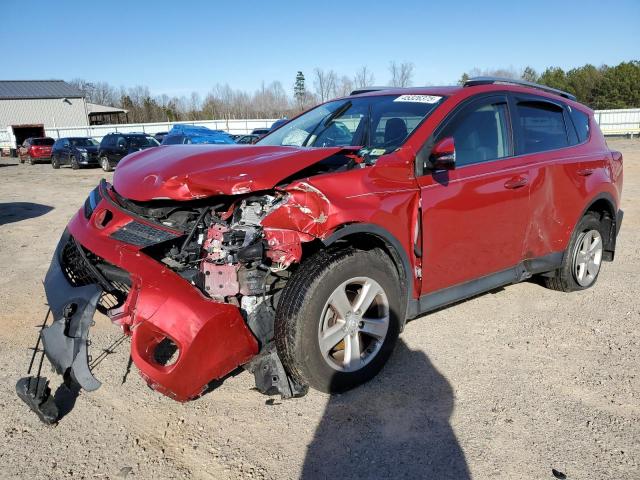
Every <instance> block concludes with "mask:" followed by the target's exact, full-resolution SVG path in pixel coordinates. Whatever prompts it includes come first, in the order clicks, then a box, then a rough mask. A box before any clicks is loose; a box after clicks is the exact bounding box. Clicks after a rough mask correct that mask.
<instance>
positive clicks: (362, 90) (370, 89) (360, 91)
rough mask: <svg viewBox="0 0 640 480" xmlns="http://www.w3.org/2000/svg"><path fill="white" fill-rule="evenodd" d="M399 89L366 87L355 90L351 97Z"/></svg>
mask: <svg viewBox="0 0 640 480" xmlns="http://www.w3.org/2000/svg"><path fill="white" fill-rule="evenodd" d="M392 88H393V89H395V88H397V87H364V88H357V89H355V90H353V91H352V92H351V93H350V94H349V95H362V94H363V93H369V92H379V91H380V90H391V89H392Z"/></svg>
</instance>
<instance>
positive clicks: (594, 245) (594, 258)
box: [545, 212, 607, 292]
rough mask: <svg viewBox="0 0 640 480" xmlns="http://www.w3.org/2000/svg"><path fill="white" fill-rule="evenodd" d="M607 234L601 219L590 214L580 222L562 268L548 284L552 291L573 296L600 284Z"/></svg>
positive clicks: (546, 281) (549, 279) (572, 237)
mask: <svg viewBox="0 0 640 480" xmlns="http://www.w3.org/2000/svg"><path fill="white" fill-rule="evenodd" d="M606 236H607V232H606V228H604V226H603V224H602V222H601V221H600V215H598V214H597V213H596V212H587V213H586V214H585V216H584V217H582V219H581V220H580V222H578V225H577V226H576V228H575V231H574V232H573V235H572V236H571V240H570V242H569V247H568V248H567V251H566V252H565V255H564V259H563V261H562V266H561V267H560V268H559V269H558V270H557V271H556V272H555V273H554V275H553V276H552V277H549V278H546V279H545V283H546V286H547V287H548V288H551V289H552V290H559V291H561V292H573V291H576V290H584V289H587V288H589V287H591V286H593V285H594V284H595V283H596V280H597V279H598V274H599V273H600V267H601V265H602V257H603V253H604V240H603V239H604V238H606Z"/></svg>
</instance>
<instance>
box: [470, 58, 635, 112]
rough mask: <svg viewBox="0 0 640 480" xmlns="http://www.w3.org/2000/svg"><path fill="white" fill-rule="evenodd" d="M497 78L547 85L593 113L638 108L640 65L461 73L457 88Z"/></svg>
mask: <svg viewBox="0 0 640 480" xmlns="http://www.w3.org/2000/svg"><path fill="white" fill-rule="evenodd" d="M476 76H497V77H506V78H520V79H522V80H527V81H529V82H534V83H539V84H541V85H547V86H549V87H552V88H557V89H559V90H563V91H565V92H569V93H572V94H573V95H575V96H576V98H577V99H578V101H579V102H580V103H584V104H585V105H588V106H589V107H591V108H593V109H594V110H608V109H616V108H640V61H638V60H632V61H629V62H622V63H619V64H618V65H615V66H608V65H602V66H600V67H595V66H594V65H591V64H587V65H583V66H582V67H578V68H572V69H571V70H567V71H565V70H563V69H562V68H560V67H549V68H547V69H545V70H544V71H543V72H542V73H540V74H538V73H537V72H536V71H535V70H534V69H533V68H531V67H526V68H524V69H523V70H522V71H520V72H519V71H516V70H515V69H513V68H506V69H504V68H503V69H494V70H480V69H477V68H476V69H473V70H471V71H469V72H468V73H464V74H463V75H462V77H461V78H460V81H459V82H458V83H459V84H464V82H465V81H466V80H468V79H469V78H470V77H476Z"/></svg>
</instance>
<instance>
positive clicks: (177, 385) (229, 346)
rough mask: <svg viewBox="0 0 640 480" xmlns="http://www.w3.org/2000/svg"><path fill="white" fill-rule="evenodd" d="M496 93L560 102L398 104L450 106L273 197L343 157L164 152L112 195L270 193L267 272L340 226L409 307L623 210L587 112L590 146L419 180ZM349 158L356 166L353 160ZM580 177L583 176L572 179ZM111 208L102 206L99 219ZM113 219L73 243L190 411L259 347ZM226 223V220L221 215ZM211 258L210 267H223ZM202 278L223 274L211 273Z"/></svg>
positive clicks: (141, 157)
mask: <svg viewBox="0 0 640 480" xmlns="http://www.w3.org/2000/svg"><path fill="white" fill-rule="evenodd" d="M504 91H511V92H521V93H534V94H536V95H539V96H542V97H548V98H554V99H557V97H555V96H553V95H551V94H547V93H545V92H540V91H532V90H531V89H527V88H524V87H518V86H505V85H486V86H478V87H472V88H446V89H432V88H422V89H418V88H416V89H409V90H402V91H401V92H402V93H409V94H434V95H447V96H448V98H447V99H446V100H445V101H444V102H443V103H442V104H441V105H440V106H439V107H438V108H437V109H436V110H435V111H434V112H433V113H432V115H431V116H429V117H428V118H427V120H426V121H425V122H423V124H421V125H420V126H419V127H418V128H417V129H416V130H415V131H414V133H413V134H412V135H411V136H410V137H409V139H408V140H407V141H406V142H405V144H404V145H403V146H402V147H401V148H399V149H397V150H396V151H394V152H391V153H389V154H387V155H384V156H382V157H380V158H379V159H378V160H377V162H376V164H375V165H374V166H369V167H366V168H355V169H352V170H348V171H342V172H339V173H328V174H323V175H317V176H313V177H310V178H306V179H298V180H295V181H293V182H289V183H288V184H285V186H280V187H278V185H279V184H280V183H282V181H283V180H284V179H287V178H289V177H290V176H291V175H293V174H295V173H297V172H299V171H300V170H302V169H304V168H306V167H309V166H311V165H313V164H315V163H316V162H318V161H320V160H322V159H324V158H327V157H329V156H331V155H334V154H336V153H338V152H340V151H341V150H344V149H340V148H315V149H306V148H296V147H266V146H265V147H262V146H258V147H253V146H249V147H240V146H234V147H226V146H225V147H222V146H179V147H160V148H155V149H149V150H144V151H141V152H138V153H135V154H132V155H130V156H128V157H127V158H126V159H125V160H123V161H122V162H121V163H120V164H119V166H118V169H117V170H116V173H115V176H114V186H115V189H116V191H117V192H118V193H119V194H120V195H122V196H124V197H126V198H130V199H133V200H138V201H147V200H151V199H157V198H169V199H174V200H177V201H186V200H192V199H194V198H202V197H213V196H216V195H221V194H224V195H241V194H245V193H248V192H260V191H264V190H273V189H278V190H279V193H281V194H283V195H286V199H285V201H284V202H283V203H281V204H280V205H279V207H277V208H275V209H274V210H273V211H271V212H270V213H269V214H268V215H267V216H266V217H265V218H264V219H263V220H262V221H261V224H262V227H263V231H264V237H265V240H266V244H267V253H266V254H267V256H268V257H269V258H270V259H271V260H272V261H273V262H275V263H276V264H281V265H282V266H288V265H290V264H292V263H297V262H300V261H302V260H303V245H304V244H305V243H306V242H311V241H317V240H324V239H327V238H328V237H330V236H331V235H332V234H334V233H335V232H338V231H339V230H340V228H342V227H344V226H346V225H354V224H356V225H357V224H367V225H374V226H376V227H379V228H381V229H384V230H385V231H386V232H388V233H389V235H391V236H392V237H394V238H395V239H396V240H397V242H398V244H399V245H400V248H402V250H404V253H405V255H406V258H407V259H408V262H409V265H410V268H411V270H410V271H409V272H408V276H409V278H408V282H409V285H408V290H409V292H410V295H411V296H412V297H413V298H417V297H419V296H420V295H422V294H426V293H430V292H433V291H436V290H439V289H442V288H446V287H450V286H453V285H456V284H460V283H462V282H465V281H469V280H472V279H476V278H479V277H482V276H485V275H488V274H491V273H495V272H498V271H501V270H504V269H506V268H509V267H512V266H515V265H517V264H518V263H520V262H521V261H523V260H526V259H531V258H535V257H540V256H544V255H547V254H550V253H554V252H561V251H564V250H565V249H566V248H567V244H568V241H569V238H570V236H571V233H572V230H573V228H574V226H575V225H576V222H577V221H578V219H579V218H580V215H581V214H582V212H583V211H584V209H585V208H586V207H587V206H588V205H589V204H590V203H591V201H592V200H593V199H594V198H595V197H596V195H599V194H602V193H607V194H609V195H610V196H611V198H612V199H613V201H614V202H615V205H614V207H615V209H617V208H618V205H619V198H620V193H621V188H622V156H621V155H620V154H619V153H618V152H610V151H609V150H608V148H607V147H606V144H605V142H604V139H603V138H602V135H601V134H600V133H599V130H598V128H597V125H595V122H594V120H593V113H592V112H590V111H589V110H587V109H586V108H585V107H584V106H582V105H580V104H577V103H575V102H571V101H568V100H564V99H563V100H562V101H563V102H565V103H566V104H569V105H570V106H571V107H572V108H575V109H579V110H581V111H583V112H585V113H588V114H589V115H590V117H591V122H592V125H591V131H592V134H591V138H590V140H589V141H588V142H586V143H585V144H583V145H577V146H574V147H568V148H564V149H560V150H556V151H551V152H544V153H538V154H534V155H522V156H515V157H509V158H504V159H500V160H495V161H490V162H485V163H479V164H473V165H468V166H465V167H462V168H456V169H453V170H448V171H443V172H438V173H435V174H427V175H424V176H421V177H418V178H416V176H415V157H416V154H417V152H419V151H420V149H421V148H422V146H423V145H424V144H425V142H426V141H427V140H428V139H429V138H430V136H431V135H432V133H433V132H434V130H435V129H436V128H437V127H438V125H440V124H441V122H442V121H443V119H444V118H445V117H446V116H447V115H448V114H449V113H450V112H452V110H453V109H454V108H456V107H457V106H458V105H460V103H461V102H463V101H465V100H467V99H469V98H470V97H472V96H474V95H477V94H481V93H485V92H504ZM385 93H388V92H385ZM376 94H377V93H375V92H374V93H369V94H367V95H376ZM378 94H379V93H378ZM453 147H454V146H453V145H451V144H449V143H445V144H443V145H440V147H439V148H440V150H441V151H442V152H445V153H447V152H451V150H452V149H453ZM348 150H350V152H349V153H348V154H349V155H354V149H348ZM358 161H359V159H358ZM584 170H590V171H591V174H589V175H583V174H582V173H580V172H584ZM106 206H108V204H107V202H106V201H103V202H102V203H101V204H100V205H99V206H98V207H97V209H96V213H94V216H95V215H100V210H101V209H103V208H105V207H106ZM109 208H110V209H111V210H112V213H113V219H112V220H111V221H110V222H109V223H108V224H107V226H106V227H104V228H101V229H98V228H96V226H95V225H94V224H93V223H91V222H89V221H86V220H85V219H84V217H83V215H82V213H81V212H80V213H79V214H77V215H76V216H75V217H74V218H73V220H72V221H71V223H70V225H69V229H70V231H71V233H72V234H73V235H74V236H75V237H76V239H77V240H78V241H79V242H80V243H82V245H84V246H85V247H86V248H88V249H89V250H91V251H93V252H95V253H96V254H97V255H99V256H101V257H103V258H105V259H106V260H108V261H109V262H111V263H113V264H115V265H118V266H120V267H122V268H124V269H126V270H127V271H129V272H130V273H131V275H132V277H133V280H134V287H133V289H132V294H131V295H130V296H129V299H128V301H127V304H126V306H125V313H124V314H122V315H121V316H119V317H118V318H117V319H115V320H117V321H118V322H119V323H120V324H122V325H123V327H124V328H125V330H126V331H128V329H132V331H133V340H132V355H133V359H134V361H135V363H136V365H137V366H138V368H140V370H141V372H142V374H143V376H144V377H145V378H146V379H147V381H148V382H149V383H150V384H152V385H153V386H154V388H157V389H158V390H159V391H162V392H164V393H166V394H168V395H170V396H172V397H174V398H176V399H178V400H186V399H189V398H193V397H194V396H197V395H198V394H199V393H200V392H201V391H202V389H203V388H204V387H205V386H206V384H207V382H209V381H210V380H212V379H215V378H220V377H222V376H224V375H225V374H227V373H229V372H230V371H231V370H233V369H234V368H235V367H237V366H238V365H241V364H243V363H246V362H247V361H248V360H250V359H251V358H252V356H254V355H255V354H256V353H257V351H258V345H257V343H256V341H255V339H254V337H253V336H252V334H251V333H250V331H249V330H248V328H247V326H246V325H245V323H244V320H243V318H242V316H241V315H240V312H239V310H238V308H237V307H235V306H233V305H230V304H225V303H220V302H216V301H213V300H211V299H208V298H206V297H205V296H204V295H202V294H201V293H200V292H199V291H198V290H197V289H196V288H194V287H193V286H192V285H190V284H189V283H188V282H187V281H185V280H184V279H182V278H181V277H179V276H178V275H177V274H176V273H175V272H173V271H172V270H170V269H169V268H168V267H166V266H164V265H163V264H160V263H158V262H156V261H155V260H153V259H151V258H150V257H147V256H146V255H145V254H143V253H141V252H140V251H139V250H138V249H136V248H134V247H132V246H130V245H126V244H123V243H120V242H117V241H115V240H113V239H111V238H109V235H110V234H111V233H113V232H114V231H115V230H116V229H118V228H120V227H121V226H122V225H124V224H126V223H128V222H129V221H130V220H131V217H130V216H129V214H127V213H126V212H124V211H122V210H120V209H118V208H113V207H112V206H109ZM231 214H232V209H230V210H229V212H227V214H225V215H226V216H230V215H231ZM420 215H421V217H420ZM221 235H222V231H219V232H210V233H209V237H208V239H207V243H206V244H205V247H206V248H209V247H211V246H212V245H213V244H214V242H215V241H219V240H220V239H221ZM417 252H421V254H422V255H421V256H419V253H417ZM211 255H213V257H212V260H217V259H218V258H217V257H215V254H211ZM218 260H219V259H218ZM204 269H205V271H210V272H211V273H210V274H212V275H215V274H218V273H217V272H218V270H216V268H215V267H213V266H212V267H211V268H209V267H204ZM417 269H421V271H422V276H420V275H417V274H416V271H417ZM227 273H229V272H223V275H222V276H223V277H225V279H226V280H225V282H224V283H223V284H222V285H223V287H221V294H225V295H226V294H228V293H229V292H230V291H231V290H233V291H235V290H236V288H237V286H236V285H231V284H230V281H229V279H228V278H227V277H228V275H226V274H227ZM132 299H133V300H132ZM165 336H168V337H170V338H171V339H172V340H173V341H174V342H175V343H176V344H177V345H178V346H179V348H180V355H179V357H178V360H177V362H176V363H175V364H173V365H171V366H168V367H163V366H161V365H158V364H157V363H156V362H155V361H154V360H153V355H152V352H153V348H154V347H155V345H157V344H158V343H159V342H160V341H161V340H162V338H164V337H165Z"/></svg>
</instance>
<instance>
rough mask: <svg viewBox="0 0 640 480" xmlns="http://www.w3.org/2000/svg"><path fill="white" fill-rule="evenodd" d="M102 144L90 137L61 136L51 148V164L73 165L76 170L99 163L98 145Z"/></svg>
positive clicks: (55, 165) (54, 166) (58, 166)
mask: <svg viewBox="0 0 640 480" xmlns="http://www.w3.org/2000/svg"><path fill="white" fill-rule="evenodd" d="M99 145H100V144H99V143H98V142H97V141H96V140H94V139H93V138H89V137H67V138H59V139H58V140H56V142H55V143H54V144H53V148H52V149H51V166H52V167H53V168H56V169H57V168H60V165H71V168H73V169H74V170H77V169H79V168H80V167H81V166H89V165H99V161H98V146H99Z"/></svg>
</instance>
